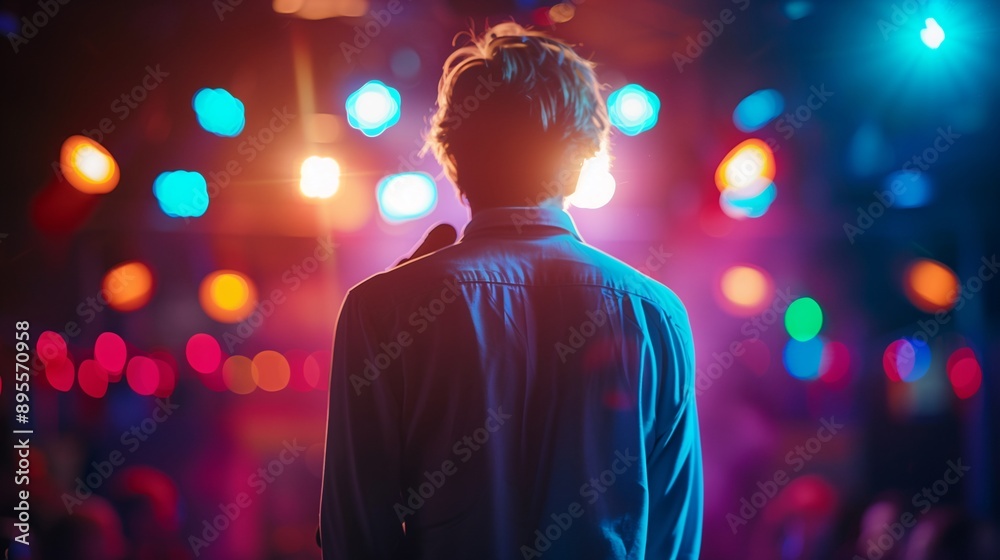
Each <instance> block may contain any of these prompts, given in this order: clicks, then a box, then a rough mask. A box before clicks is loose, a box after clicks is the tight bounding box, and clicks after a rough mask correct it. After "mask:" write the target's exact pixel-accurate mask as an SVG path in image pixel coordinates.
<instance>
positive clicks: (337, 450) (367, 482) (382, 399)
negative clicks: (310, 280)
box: [320, 290, 403, 560]
mask: <svg viewBox="0 0 1000 560" xmlns="http://www.w3.org/2000/svg"><path fill="white" fill-rule="evenodd" d="M374 315H375V314H374V313H372V312H371V311H370V310H366V309H364V303H363V301H362V300H361V298H359V297H358V295H357V293H356V292H355V291H353V290H352V291H351V292H349V293H348V295H347V297H346V298H345V300H344V304H343V306H342V308H341V311H340V317H339V319H338V320H337V328H336V334H335V336H334V344H333V367H332V371H331V375H330V405H329V409H328V412H327V432H326V453H325V458H324V461H323V488H322V495H321V500H320V501H321V503H320V532H321V542H322V548H323V558H324V560H334V559H336V560H341V559H348V558H349V559H352V560H354V559H388V558H395V557H397V554H398V553H399V550H400V548H401V545H402V541H403V528H402V523H401V522H400V520H399V518H398V517H397V515H396V513H395V512H394V509H393V506H394V504H396V502H398V501H399V499H400V490H399V482H400V449H401V441H400V436H399V418H400V406H399V404H400V400H401V391H399V388H400V386H399V383H400V380H399V378H398V375H397V371H398V368H396V367H394V364H393V363H389V364H385V363H383V362H382V361H380V359H376V354H377V353H378V345H379V343H380V342H385V340H387V337H388V335H389V334H391V333H381V332H379V331H378V329H377V328H376V327H375V325H374V324H373V319H374ZM397 365H398V364H397ZM381 366H384V367H381Z"/></svg>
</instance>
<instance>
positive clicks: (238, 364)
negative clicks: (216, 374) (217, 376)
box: [222, 355, 257, 395]
mask: <svg viewBox="0 0 1000 560" xmlns="http://www.w3.org/2000/svg"><path fill="white" fill-rule="evenodd" d="M222 380H223V382H225V384H226V388H227V389H229V390H230V391H232V392H234V393H236V394H237V395H249V394H250V393H253V392H254V391H255V390H256V389H257V384H256V383H254V380H253V363H252V362H251V361H250V358H247V357H246V356H238V355H237V356H230V357H229V358H227V359H226V363H224V364H222Z"/></svg>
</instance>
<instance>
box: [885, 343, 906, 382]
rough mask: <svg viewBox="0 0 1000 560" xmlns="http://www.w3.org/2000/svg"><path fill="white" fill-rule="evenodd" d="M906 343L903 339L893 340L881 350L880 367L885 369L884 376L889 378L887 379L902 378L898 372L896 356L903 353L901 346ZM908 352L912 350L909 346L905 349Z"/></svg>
mask: <svg viewBox="0 0 1000 560" xmlns="http://www.w3.org/2000/svg"><path fill="white" fill-rule="evenodd" d="M907 344H908V343H907V342H906V341H905V340H902V339H900V340H894V341H892V342H890V343H889V345H888V346H886V347H885V350H884V351H883V352H882V369H883V370H884V371H885V376H886V377H888V378H889V381H897V382H898V381H902V380H903V378H902V376H901V375H900V374H899V360H897V356H899V355H900V354H901V353H903V348H904V346H906V345H907ZM906 351H907V352H909V353H912V352H913V348H912V347H910V348H909V349H908V350H906Z"/></svg>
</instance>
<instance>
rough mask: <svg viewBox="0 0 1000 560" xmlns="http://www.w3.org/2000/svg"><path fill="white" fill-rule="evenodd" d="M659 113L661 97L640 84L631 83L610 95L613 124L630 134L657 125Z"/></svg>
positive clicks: (609, 101)
mask: <svg viewBox="0 0 1000 560" xmlns="http://www.w3.org/2000/svg"><path fill="white" fill-rule="evenodd" d="M659 114H660V98H659V97H657V96H656V94H655V93H653V92H651V91H648V90H647V89H645V88H643V87H642V86H640V85H638V84H629V85H627V86H625V87H623V88H621V89H619V90H617V91H614V92H612V93H611V95H610V96H609V97H608V116H609V117H610V118H611V124H613V125H615V126H616V127H618V130H621V131H622V132H623V133H625V134H627V135H629V136H635V135H636V134H639V133H640V132H645V131H647V130H649V129H651V128H653V127H654V126H656V120H657V119H658V118H659Z"/></svg>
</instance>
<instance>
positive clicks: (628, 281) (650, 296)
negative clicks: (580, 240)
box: [583, 245, 687, 320]
mask: <svg viewBox="0 0 1000 560" xmlns="http://www.w3.org/2000/svg"><path fill="white" fill-rule="evenodd" d="M583 247H585V248H586V249H584V250H585V251H587V252H588V253H589V254H590V256H591V258H592V259H593V262H594V263H595V264H596V265H597V266H598V267H599V268H600V269H601V271H602V275H603V276H604V280H605V282H606V283H608V285H610V286H613V287H615V288H617V289H619V290H621V291H623V292H627V293H630V294H632V295H634V296H638V297H641V298H643V299H646V300H648V301H650V302H652V303H653V304H655V305H656V306H658V307H659V308H661V310H662V311H664V312H665V313H666V314H668V315H670V316H672V317H676V318H683V319H684V320H687V309H686V308H685V307H684V303H683V302H682V301H681V299H680V297H678V295H677V294H676V293H675V292H674V291H673V290H672V289H670V288H669V287H667V286H666V285H665V284H664V283H662V282H660V281H659V280H657V279H655V278H653V277H651V276H649V275H648V274H646V273H644V272H643V271H641V270H639V269H637V268H635V267H634V266H632V265H630V264H628V263H626V262H625V261H623V260H621V259H619V258H617V257H615V256H613V255H610V254H608V253H606V252H604V251H602V250H600V249H598V248H596V247H594V246H592V245H583Z"/></svg>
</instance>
